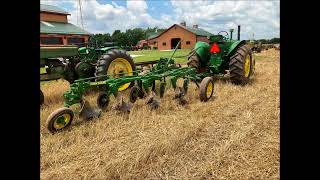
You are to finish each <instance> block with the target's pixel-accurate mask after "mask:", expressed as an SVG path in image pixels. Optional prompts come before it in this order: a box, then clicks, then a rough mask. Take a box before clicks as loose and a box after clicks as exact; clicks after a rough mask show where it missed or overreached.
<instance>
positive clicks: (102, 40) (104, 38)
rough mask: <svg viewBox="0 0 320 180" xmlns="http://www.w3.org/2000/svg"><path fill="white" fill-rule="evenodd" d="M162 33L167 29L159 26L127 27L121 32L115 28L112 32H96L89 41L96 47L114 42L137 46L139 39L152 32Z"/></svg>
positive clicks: (115, 43) (119, 44)
mask: <svg viewBox="0 0 320 180" xmlns="http://www.w3.org/2000/svg"><path fill="white" fill-rule="evenodd" d="M156 31H157V32H158V33H161V32H163V31H165V29H161V28H158V27H154V28H147V29H142V28H134V29H127V30H126V31H125V32H121V31H120V30H115V31H114V32H113V33H112V34H110V33H105V34H94V35H92V36H91V37H90V39H89V43H90V45H91V46H94V47H103V46H106V45H107V44H108V43H111V42H112V43H113V44H114V45H116V46H120V47H131V46H135V45H136V44H137V43H138V41H140V40H143V39H147V38H148V36H149V35H150V34H151V33H154V32H156Z"/></svg>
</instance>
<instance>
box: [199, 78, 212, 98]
mask: <svg viewBox="0 0 320 180" xmlns="http://www.w3.org/2000/svg"><path fill="white" fill-rule="evenodd" d="M213 90H214V84H213V79H212V77H205V78H204V79H203V80H202V81H201V84H200V100H201V101H204V102H206V101H208V100H209V99H210V98H211V97H212V95H213Z"/></svg>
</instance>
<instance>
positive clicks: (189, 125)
mask: <svg viewBox="0 0 320 180" xmlns="http://www.w3.org/2000/svg"><path fill="white" fill-rule="evenodd" d="M279 53H280V52H279V51H276V50H273V49H271V50H268V51H264V52H262V53H260V54H256V55H255V58H256V74H255V77H254V79H253V81H252V82H251V83H250V84H248V85H246V86H244V87H241V86H236V85H233V84H231V83H230V82H228V81H216V82H215V94H214V98H211V99H210V100H209V101H208V102H206V103H204V102H200V100H199V95H198V90H197V88H196V86H195V85H193V84H192V85H191V84H190V85H191V86H190V88H189V91H188V94H187V100H188V105H187V106H186V107H182V106H179V105H178V104H177V103H176V102H175V101H174V100H172V98H173V90H171V89H169V90H168V91H167V92H166V93H165V97H164V98H163V99H161V106H160V109H158V110H156V111H150V110H149V107H148V106H147V105H145V100H142V99H141V100H140V99H139V100H138V101H137V102H136V103H135V104H134V105H133V109H132V111H131V113H130V115H129V116H128V117H126V116H123V115H119V114H117V112H115V111H111V110H110V108H109V109H108V110H107V111H106V112H104V113H103V115H102V116H101V117H100V118H99V119H93V120H91V121H83V120H81V119H78V118H76V119H75V120H74V121H73V124H72V127H71V128H70V129H69V130H67V131H64V132H61V133H57V134H54V135H52V134H50V133H49V132H48V131H47V130H46V123H45V122H46V118H47V117H48V116H49V114H50V113H51V112H53V111H54V110H55V109H57V108H59V107H62V106H63V98H62V94H63V92H64V91H65V90H67V89H68V83H67V82H66V81H63V80H58V81H55V82H49V83H44V84H42V85H41V89H42V91H43V92H44V95H45V105H44V106H43V107H41V112H40V117H41V129H40V135H41V137H40V138H41V167H40V168H41V169H40V170H41V179H219V180H220V179H228V180H229V179H235V180H239V179H279V178H280V177H279V169H280V168H279V164H280V121H279V114H280V102H279V100H280V87H279V86H280V85H279V79H280V69H279V68H280V58H279ZM123 94H124V96H125V97H126V99H127V97H128V96H127V95H126V94H128V92H124V93H123ZM96 97H97V95H96V94H95V93H93V94H91V95H89V96H88V97H87V100H89V101H90V102H91V103H92V104H93V105H95V100H96ZM112 103H114V102H111V104H112Z"/></svg>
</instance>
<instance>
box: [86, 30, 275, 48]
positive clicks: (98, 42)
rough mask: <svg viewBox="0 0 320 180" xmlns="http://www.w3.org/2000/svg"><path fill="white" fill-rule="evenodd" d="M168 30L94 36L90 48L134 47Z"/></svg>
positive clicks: (134, 31) (268, 42)
mask: <svg viewBox="0 0 320 180" xmlns="http://www.w3.org/2000/svg"><path fill="white" fill-rule="evenodd" d="M165 30H166V29H161V28H158V27H153V28H147V29H142V28H134V29H127V30H126V31H125V32H121V31H120V30H115V31H114V32H113V33H112V34H110V33H104V34H94V35H92V36H91V37H90V39H89V43H90V46H93V47H104V46H107V44H108V43H110V42H113V44H111V45H116V46H120V47H132V46H135V45H136V44H137V43H138V41H140V40H143V39H147V38H148V36H149V35H150V34H151V33H154V32H156V31H157V32H158V33H161V32H163V31H165ZM255 41H256V42H261V43H262V44H277V43H280V38H272V39H259V40H255Z"/></svg>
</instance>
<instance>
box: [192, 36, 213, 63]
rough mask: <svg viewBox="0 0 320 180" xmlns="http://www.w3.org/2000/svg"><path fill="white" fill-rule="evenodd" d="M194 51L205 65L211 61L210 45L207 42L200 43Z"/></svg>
mask: <svg viewBox="0 0 320 180" xmlns="http://www.w3.org/2000/svg"><path fill="white" fill-rule="evenodd" d="M194 50H195V51H196V53H197V55H198V56H199V58H200V61H201V62H203V63H205V62H206V61H209V59H210V45H209V44H208V43H206V42H202V41H198V42H197V43H196V44H195V46H194Z"/></svg>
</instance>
